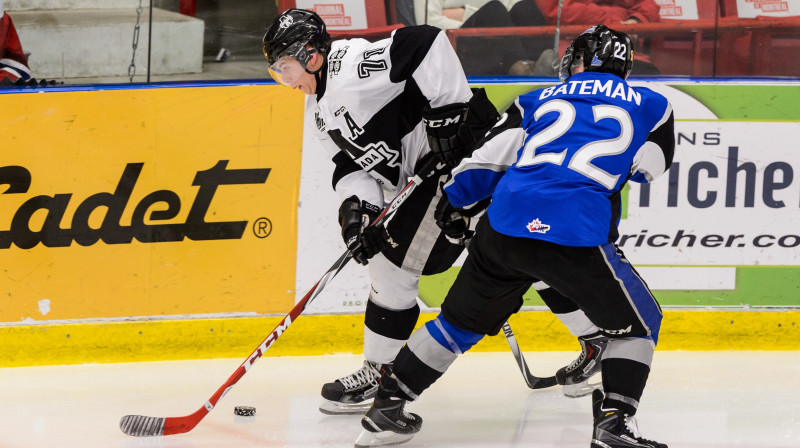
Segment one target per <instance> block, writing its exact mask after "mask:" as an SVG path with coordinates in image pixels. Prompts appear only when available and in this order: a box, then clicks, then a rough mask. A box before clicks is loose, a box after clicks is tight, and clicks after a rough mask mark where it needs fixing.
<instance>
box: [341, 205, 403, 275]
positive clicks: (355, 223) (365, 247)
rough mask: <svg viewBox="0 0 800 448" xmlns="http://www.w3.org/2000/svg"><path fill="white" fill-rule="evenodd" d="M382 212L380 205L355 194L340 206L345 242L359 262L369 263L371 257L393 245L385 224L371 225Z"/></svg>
mask: <svg viewBox="0 0 800 448" xmlns="http://www.w3.org/2000/svg"><path fill="white" fill-rule="evenodd" d="M380 212H381V210H380V208H378V206H376V205H372V204H370V203H369V202H366V201H359V200H358V198H357V197H355V196H350V197H349V198H347V199H345V201H344V202H342V205H341V206H340V207H339V225H340V226H341V227H342V238H343V239H344V244H345V245H346V246H347V249H349V250H350V251H352V254H353V259H354V260H356V262H357V263H359V264H363V265H366V264H368V263H369V259H370V258H372V257H374V256H375V255H376V254H378V253H380V252H381V251H383V250H384V249H388V248H389V247H390V246H391V244H390V243H389V239H390V238H389V233H388V232H387V231H386V227H384V226H383V224H379V225H376V226H370V225H369V223H370V222H372V221H373V220H375V218H377V217H378V215H380Z"/></svg>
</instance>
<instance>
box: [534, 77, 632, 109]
mask: <svg viewBox="0 0 800 448" xmlns="http://www.w3.org/2000/svg"><path fill="white" fill-rule="evenodd" d="M597 94H605V95H606V96H607V97H609V98H619V99H621V100H623V101H628V102H635V103H636V105H637V106H639V105H641V103H642V94H640V93H639V92H637V91H635V90H634V89H633V88H632V87H631V86H629V85H627V84H626V83H624V82H622V80H621V79H620V80H615V79H609V80H606V81H602V80H599V79H587V80H584V81H578V80H574V81H568V82H566V83H564V84H561V85H558V86H553V87H548V88H546V89H544V90H542V93H540V94H539V99H540V100H543V99H545V98H547V97H550V96H558V95H597Z"/></svg>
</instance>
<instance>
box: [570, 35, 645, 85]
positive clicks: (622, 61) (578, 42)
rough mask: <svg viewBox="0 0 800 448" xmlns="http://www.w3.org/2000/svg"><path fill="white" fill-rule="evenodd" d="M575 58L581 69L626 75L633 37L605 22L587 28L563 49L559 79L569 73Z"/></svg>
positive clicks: (629, 63)
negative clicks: (606, 24) (578, 61)
mask: <svg viewBox="0 0 800 448" xmlns="http://www.w3.org/2000/svg"><path fill="white" fill-rule="evenodd" d="M578 58H580V59H581V62H582V63H583V68H584V71H587V72H602V73H613V74H615V75H617V76H619V77H620V78H622V79H626V78H627V77H628V75H629V74H630V72H631V68H632V67H633V41H632V40H631V38H630V37H629V36H628V35H627V34H625V33H623V32H621V31H615V30H612V29H610V28H608V27H606V26H605V25H595V26H593V27H591V28H589V29H587V30H586V31H584V32H583V33H582V34H581V35H580V36H578V37H577V38H575V40H574V41H572V43H571V44H570V46H569V47H568V48H567V49H566V51H564V56H562V58H561V64H560V68H559V72H558V76H559V78H561V81H562V82H565V81H566V80H567V79H569V77H570V76H572V74H573V73H572V67H573V66H574V65H575V64H576V62H577V60H578Z"/></svg>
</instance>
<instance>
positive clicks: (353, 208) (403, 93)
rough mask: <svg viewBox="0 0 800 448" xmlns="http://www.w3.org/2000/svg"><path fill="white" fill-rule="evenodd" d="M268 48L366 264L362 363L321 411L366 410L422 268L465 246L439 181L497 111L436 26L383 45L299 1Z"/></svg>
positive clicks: (329, 388) (271, 34)
mask: <svg viewBox="0 0 800 448" xmlns="http://www.w3.org/2000/svg"><path fill="white" fill-rule="evenodd" d="M264 55H265V56H266V58H267V62H268V64H269V67H268V68H269V72H270V74H271V76H272V77H273V79H275V80H276V81H277V82H279V83H281V84H283V85H286V86H289V87H292V88H295V89H299V90H301V91H303V93H305V94H306V95H309V98H308V101H307V106H306V111H305V115H306V119H313V120H314V123H315V127H316V134H317V137H318V138H319V139H320V140H321V141H322V142H323V145H324V146H325V147H326V148H327V150H328V152H329V155H330V157H331V158H332V160H333V162H334V165H335V168H334V172H333V180H332V183H333V187H334V189H335V190H336V192H337V193H338V195H339V197H340V198H341V200H342V204H341V206H340V208H339V224H340V226H341V230H342V237H343V239H344V242H345V244H346V245H347V247H348V248H349V249H352V253H353V258H354V259H355V261H357V262H358V263H360V264H365V265H368V268H369V276H370V282H371V285H370V295H369V299H368V301H367V306H366V311H365V316H364V357H365V361H364V364H363V366H362V367H361V368H360V369H358V370H357V371H356V372H354V373H353V374H351V375H348V376H345V377H342V378H339V379H338V380H336V381H333V382H331V383H327V384H325V385H324V386H323V388H322V396H323V399H324V400H323V402H322V404H321V405H320V411H322V412H324V413H330V414H343V413H356V414H361V413H363V412H364V411H365V410H366V409H368V407H369V404H370V401H371V399H372V398H373V397H374V395H375V392H376V391H377V387H378V379H379V377H380V367H381V365H383V364H389V363H391V361H392V360H393V359H394V357H395V355H396V354H397V353H398V351H399V350H400V348H401V347H402V346H403V344H404V343H405V342H406V340H407V339H408V337H409V336H410V335H411V333H412V331H413V329H414V326H415V324H416V322H417V318H418V316H419V306H418V305H417V301H416V297H417V292H418V286H419V279H420V276H421V275H432V274H437V273H440V272H443V271H445V270H446V269H448V268H450V267H451V266H452V264H453V263H454V261H455V260H456V259H457V258H458V256H459V255H460V254H461V252H462V251H463V250H464V244H463V243H462V242H458V241H456V242H452V241H451V240H449V239H448V238H447V236H446V235H445V234H444V233H443V232H442V231H441V230H440V229H439V227H438V226H437V224H436V222H435V219H434V216H433V215H434V210H435V209H436V206H437V204H438V202H439V199H440V197H441V189H440V183H441V181H443V180H444V179H445V178H446V176H447V174H448V173H449V171H450V169H451V168H452V167H454V166H455V165H456V164H458V162H459V161H460V160H461V159H462V158H463V157H464V156H466V155H469V154H470V153H471V151H472V150H473V149H474V147H475V144H476V142H477V141H478V140H480V139H481V138H482V137H483V136H484V135H485V134H486V132H487V131H488V130H489V129H491V127H492V126H493V125H494V124H495V123H496V122H497V120H498V119H499V114H498V113H497V110H496V109H495V108H494V106H493V105H492V104H491V102H490V101H489V100H488V98H487V97H486V94H485V92H484V91H483V90H482V89H476V90H474V91H473V90H471V89H470V87H469V86H468V84H467V79H466V77H465V75H464V72H463V70H462V69H461V66H460V64H459V61H458V57H457V56H456V54H455V51H453V48H452V46H451V45H450V43H449V41H448V40H447V38H446V36H445V35H444V33H443V32H442V31H441V30H439V29H437V28H434V27H431V26H426V25H423V26H412V27H406V28H401V29H399V30H397V31H395V32H393V33H392V35H391V37H390V38H388V39H383V40H380V41H377V42H374V43H370V42H369V41H367V40H364V39H348V40H338V41H332V40H331V38H330V36H329V34H328V32H327V31H326V27H325V24H324V22H323V21H322V20H321V19H320V17H319V16H318V15H317V14H315V13H313V12H311V11H307V10H302V9H290V10H287V11H285V12H284V13H282V14H281V15H280V16H279V17H278V18H277V19H276V20H275V21H274V22H273V23H272V24H271V25H270V26H269V28H268V30H267V33H266V34H265V36H264ZM437 161H438V162H442V163H437ZM415 174H419V175H420V177H422V179H423V182H422V183H421V184H420V185H419V187H418V188H416V189H415V190H414V191H413V193H412V194H411V196H410V197H409V198H408V199H407V200H406V201H405V202H404V203H403V204H402V206H401V207H400V208H399V209H398V210H397V212H396V213H395V214H394V215H393V217H392V218H391V220H389V223H388V224H387V226H386V227H384V226H382V225H379V226H366V223H367V222H369V221H371V220H372V219H374V218H375V217H376V216H377V215H378V213H379V212H380V211H381V209H382V208H383V207H384V205H385V204H386V203H388V202H389V201H390V200H391V199H393V198H394V197H395V196H396V195H397V194H398V192H399V191H400V190H401V189H402V188H403V187H405V185H406V184H407V182H408V179H409V178H411V177H412V176H414V175H415ZM475 210H479V208H475ZM454 241H455V240H454ZM545 295H546V294H545ZM575 314H576V315H577V314H580V315H581V316H582V313H580V312H579V311H578V312H576V313H575ZM572 320H573V321H574V322H572V321H570V322H565V323H567V324H568V327H569V328H570V331H572V332H573V334H575V336H584V335H586V334H589V333H591V332H592V331H595V332H596V330H597V329H596V328H593V327H592V326H591V323H590V322H589V321H588V319H586V318H585V316H583V317H582V319H581V317H576V318H574V319H572ZM576 322H577V324H576ZM587 324H588V325H587ZM582 344H583V342H582ZM598 356H599V353H598V352H595V355H594V356H592V357H587V356H583V354H582V358H580V359H581V360H584V361H581V362H577V363H573V364H574V365H580V366H582V367H585V366H587V365H589V364H587V363H588V362H589V361H592V363H591V367H592V368H590V369H588V370H587V372H588V373H590V374H594V373H596V372H597V371H598V370H599V365H597V366H595V364H596V363H594V361H595V360H596V359H597V357H598ZM568 368H569V367H568ZM562 370H563V369H562ZM583 374H585V373H584V372H583V371H580V372H578V370H575V372H574V373H573V372H571V373H570V375H569V378H577V377H578V376H579V375H583ZM562 377H563V375H562ZM581 381H582V380H581Z"/></svg>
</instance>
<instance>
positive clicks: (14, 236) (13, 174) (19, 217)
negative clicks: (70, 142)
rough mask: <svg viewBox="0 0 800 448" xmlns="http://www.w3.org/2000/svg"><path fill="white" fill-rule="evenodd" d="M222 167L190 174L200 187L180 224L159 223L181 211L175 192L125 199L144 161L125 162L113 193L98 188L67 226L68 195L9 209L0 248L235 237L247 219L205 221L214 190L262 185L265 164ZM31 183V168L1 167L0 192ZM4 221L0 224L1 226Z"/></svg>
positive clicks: (11, 191)
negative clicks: (94, 221) (36, 224)
mask: <svg viewBox="0 0 800 448" xmlns="http://www.w3.org/2000/svg"><path fill="white" fill-rule="evenodd" d="M227 166H228V161H227V160H220V161H218V162H217V164H216V165H214V166H213V167H211V168H209V169H207V170H205V171H198V172H197V173H196V174H195V177H194V180H193V181H192V185H193V186H197V187H199V188H198V190H197V195H196V196H195V197H194V200H193V202H192V203H191V205H189V213H188V216H187V218H186V220H185V222H183V223H180V222H179V223H173V222H169V223H162V224H159V223H158V221H168V220H173V219H174V218H175V217H176V216H178V214H179V213H180V211H181V210H182V208H183V205H182V204H181V200H180V197H179V196H178V194H177V193H175V192H174V191H171V190H157V191H153V192H151V193H149V194H146V195H145V196H144V197H143V198H142V199H141V200H139V202H138V203H137V204H132V203H130V202H131V201H130V199H131V193H132V192H133V189H134V187H135V186H136V182H137V180H138V179H139V175H140V174H141V172H142V168H143V167H144V163H128V164H127V165H126V166H125V168H124V170H123V171H122V175H121V176H120V180H119V182H118V183H117V187H116V189H115V190H114V192H113V193H109V192H99V193H96V194H93V195H91V196H89V197H87V198H85V199H83V200H82V202H80V204H78V206H77V208H76V210H75V213H74V214H73V217H72V221H71V225H69V226H65V225H64V223H63V222H62V221H63V220H64V219H63V218H64V215H65V212H66V210H67V207H68V206H69V205H70V203H71V201H72V200H73V198H72V196H73V195H72V193H56V194H52V195H38V196H34V197H31V198H29V199H27V200H26V201H25V202H24V203H23V204H22V205H21V206H20V207H19V208H18V209H17V210H16V212H14V214H13V217H12V218H11V223H10V225H9V227H8V228H9V230H0V249H8V248H10V247H11V244H12V243H13V244H15V245H16V246H17V247H19V248H22V249H30V248H32V247H34V246H36V245H37V244H39V243H42V244H43V245H45V246H47V247H68V246H70V245H71V244H72V242H73V241H74V242H76V243H78V244H80V245H81V246H91V245H93V244H95V243H97V242H98V241H101V240H102V241H103V242H104V243H106V244H129V243H131V241H133V239H134V238H135V239H136V240H137V241H139V242H142V243H155V242H167V241H182V240H183V239H184V238H189V239H191V240H194V241H201V240H225V239H240V238H241V237H242V234H243V233H244V229H245V228H246V227H247V221H221V222H207V221H206V213H207V212H208V210H209V207H210V205H211V202H212V200H213V199H214V194H215V193H216V191H217V189H218V188H219V187H220V186H235V185H246V184H263V183H265V182H266V181H267V176H269V173H270V168H259V169H233V170H232V169H227ZM31 182H32V175H31V172H30V171H29V170H28V169H27V168H25V167H22V166H18V165H13V166H3V167H0V195H14V194H24V193H27V192H28V190H29V189H30V187H31ZM5 186H7V188H4V187H5ZM226 188H229V187H226ZM1 199H2V196H0V200H1ZM153 206H156V207H153ZM99 208H100V209H102V208H104V209H105V216H104V217H103V221H102V223H101V224H100V226H99V227H98V228H93V227H92V226H91V225H90V223H89V219H90V217H91V215H92V213H93V212H94V211H95V210H97V209H99ZM130 208H132V209H133V214H132V217H131V224H130V225H122V224H121V222H120V221H121V218H122V214H123V212H124V211H125V210H126V209H130ZM42 211H44V213H45V214H46V215H45V218H44V223H43V225H42V227H41V229H40V230H33V229H31V218H32V217H33V216H34V214H39V213H41V212H42ZM148 222H149V223H148ZM3 225H4V224H3V223H0V226H3ZM6 225H8V224H6Z"/></svg>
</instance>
